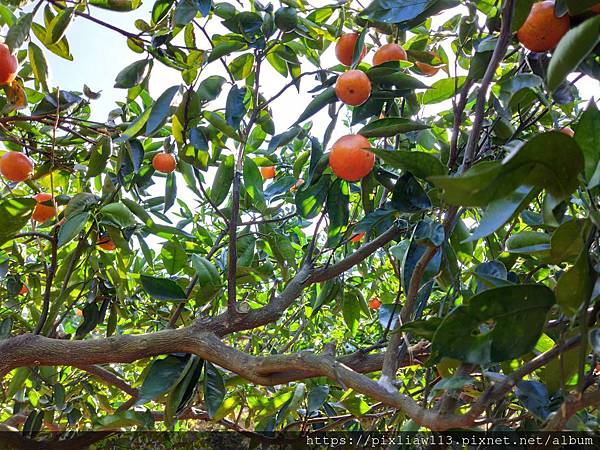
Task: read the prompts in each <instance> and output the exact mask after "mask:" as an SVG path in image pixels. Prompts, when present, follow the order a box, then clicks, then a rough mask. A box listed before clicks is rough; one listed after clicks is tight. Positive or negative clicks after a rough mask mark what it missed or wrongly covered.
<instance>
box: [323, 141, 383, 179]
mask: <svg viewBox="0 0 600 450" xmlns="http://www.w3.org/2000/svg"><path fill="white" fill-rule="evenodd" d="M369 148H371V144H370V143H369V140H368V139H367V138H366V137H364V136H361V135H360V134H348V135H346V136H342V137H341V138H339V139H338V140H337V141H336V142H335V144H333V147H331V152H330V153H329V166H330V167H331V170H333V173H334V174H336V175H337V176H338V177H340V178H341V179H343V180H347V181H358V180H360V179H361V178H363V177H365V176H367V175H368V174H369V173H370V172H371V170H373V166H374V165H375V155H374V154H373V153H371V152H370V151H369V150H367V149H369Z"/></svg>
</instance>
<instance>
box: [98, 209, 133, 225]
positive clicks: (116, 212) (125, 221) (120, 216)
mask: <svg viewBox="0 0 600 450" xmlns="http://www.w3.org/2000/svg"><path fill="white" fill-rule="evenodd" d="M100 214H102V218H101V219H100V223H102V224H105V225H112V226H114V227H116V228H129V227H133V226H134V225H135V223H136V222H135V217H134V216H133V214H132V213H131V211H130V210H129V208H127V207H126V206H125V205H124V204H122V203H109V204H108V205H105V206H103V207H102V208H100Z"/></svg>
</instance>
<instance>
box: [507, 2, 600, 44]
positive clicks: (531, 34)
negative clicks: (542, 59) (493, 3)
mask: <svg viewBox="0 0 600 450" xmlns="http://www.w3.org/2000/svg"><path fill="white" fill-rule="evenodd" d="M590 11H592V12H595V13H600V3H598V4H597V5H595V6H592V7H591V8H590ZM570 27H571V19H570V18H569V16H568V15H564V16H562V17H557V16H556V13H555V10H554V1H553V0H544V1H541V2H537V3H534V4H533V6H532V8H531V11H530V13H529V16H528V17H527V19H526V20H525V22H524V23H523V25H522V26H521V28H519V30H518V31H517V39H518V40H519V42H520V43H521V44H522V45H523V47H525V48H526V49H528V50H531V51H532V52H548V51H550V50H552V49H553V48H555V47H556V46H557V45H558V43H559V42H560V40H561V39H562V38H563V36H564V35H565V34H566V33H567V31H569V28H570Z"/></svg>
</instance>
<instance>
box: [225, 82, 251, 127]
mask: <svg viewBox="0 0 600 450" xmlns="http://www.w3.org/2000/svg"><path fill="white" fill-rule="evenodd" d="M245 96H246V88H245V87H242V88H238V87H237V86H236V85H233V86H232V87H231V89H230V91H229V94H227V101H226V103H225V121H226V122H227V123H228V124H229V125H230V126H231V127H233V128H234V129H237V128H239V127H240V123H241V122H242V118H243V117H244V115H245V114H246V104H245V103H244V97H245Z"/></svg>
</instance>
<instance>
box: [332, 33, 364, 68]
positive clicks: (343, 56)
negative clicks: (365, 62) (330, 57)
mask: <svg viewBox="0 0 600 450" xmlns="http://www.w3.org/2000/svg"><path fill="white" fill-rule="evenodd" d="M357 40H358V34H357V33H346V34H342V35H341V36H340V38H339V39H338V41H337V43H336V44H335V56H336V58H337V59H338V61H339V62H341V63H342V64H343V65H345V66H351V65H352V55H354V47H355V46H356V41H357ZM366 54H367V47H365V46H363V49H362V51H361V53H360V58H359V59H358V62H360V61H362V59H363V58H364V57H365V55H366Z"/></svg>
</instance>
